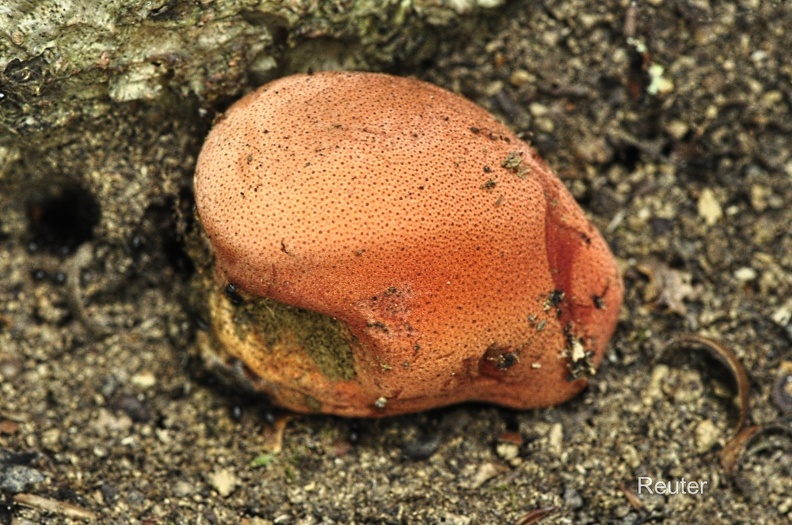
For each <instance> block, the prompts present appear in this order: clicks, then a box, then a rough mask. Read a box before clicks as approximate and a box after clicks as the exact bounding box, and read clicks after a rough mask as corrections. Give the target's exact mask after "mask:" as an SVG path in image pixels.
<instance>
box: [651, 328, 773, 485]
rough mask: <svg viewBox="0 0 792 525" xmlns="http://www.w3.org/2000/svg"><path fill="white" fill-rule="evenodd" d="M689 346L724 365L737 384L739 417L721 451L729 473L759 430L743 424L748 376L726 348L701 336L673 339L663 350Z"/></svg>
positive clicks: (748, 399) (745, 418)
mask: <svg viewBox="0 0 792 525" xmlns="http://www.w3.org/2000/svg"><path fill="white" fill-rule="evenodd" d="M684 344H690V345H694V346H700V347H703V348H705V349H706V350H708V351H709V353H710V355H712V356H713V357H714V358H715V359H717V360H718V362H719V363H721V364H722V365H724V366H725V367H726V368H728V369H729V371H731V373H732V375H733V376H734V380H735V381H736V383H737V399H738V404H739V410H740V415H739V418H738V420H737V425H736V427H735V428H734V433H733V434H732V437H731V438H729V440H728V441H727V442H726V444H725V445H724V447H723V450H722V451H721V465H723V468H724V469H725V470H726V472H730V471H731V470H732V469H733V468H734V465H735V463H736V461H737V457H738V456H739V454H740V453H741V452H742V451H743V450H744V449H745V444H746V443H747V442H748V440H749V439H750V438H751V437H752V436H753V435H754V434H756V432H757V431H758V430H759V429H760V427H758V426H753V427H748V428H745V429H744V427H745V422H746V421H747V419H748V412H749V411H750V393H751V390H750V385H749V384H748V375H747V374H746V373H745V367H743V364H742V363H741V362H740V360H739V359H738V358H737V356H736V355H735V354H734V352H732V351H731V349H729V348H728V347H726V346H724V345H723V344H721V343H719V342H717V341H714V340H712V339H710V338H708V337H704V336H701V335H696V334H691V335H683V336H679V337H677V338H675V339H673V340H672V341H671V342H670V343H669V344H668V345H667V346H666V347H665V349H664V350H663V352H666V351H668V349H670V348H671V347H673V346H677V345H684Z"/></svg>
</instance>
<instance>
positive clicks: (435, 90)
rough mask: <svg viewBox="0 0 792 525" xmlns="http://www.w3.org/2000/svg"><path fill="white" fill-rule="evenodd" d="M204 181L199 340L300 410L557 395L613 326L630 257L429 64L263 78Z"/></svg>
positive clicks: (216, 150)
mask: <svg viewBox="0 0 792 525" xmlns="http://www.w3.org/2000/svg"><path fill="white" fill-rule="evenodd" d="M195 198H196V204H197V211H198V217H199V220H200V223H201V226H202V228H203V230H202V231H203V234H202V237H203V239H205V240H206V241H207V242H206V243H205V244H208V246H209V247H208V248H207V250H208V251H207V253H208V254H209V256H208V257H206V258H205V261H204V263H203V264H200V263H199V282H200V283H201V284H200V285H198V286H197V289H199V290H201V292H200V296H201V298H202V299H201V300H202V304H203V306H201V308H202V312H203V313H204V315H205V316H206V318H207V319H208V325H209V326H208V329H207V330H206V331H204V332H201V333H200V334H199V346H200V348H201V351H202V354H203V355H204V356H205V357H207V358H209V359H210V360H211V361H212V362H214V363H220V364H222V365H224V367H225V368H226V369H228V370H230V371H236V372H238V373H237V374H236V375H237V376H240V377H244V378H245V381H246V383H247V384H249V385H251V386H253V388H255V389H256V390H258V391H262V392H266V393H267V394H269V395H270V396H271V397H272V399H273V401H274V402H275V403H276V404H278V405H280V406H283V407H287V408H289V409H292V410H295V411H298V412H322V413H332V414H339V415H343V416H372V417H376V416H385V415H394V414H400V413H406V412H414V411H419V410H425V409H430V408H433V407H438V406H442V405H448V404H451V403H457V402H462V401H485V402H492V403H496V404H499V405H504V406H508V407H513V408H519V409H526V408H534V407H542V406H548V405H552V404H556V403H560V402H563V401H565V400H567V399H569V398H571V397H573V396H574V395H576V394H577V393H579V392H580V391H581V390H583V388H585V385H586V377H587V376H588V374H590V373H593V371H594V370H595V367H596V366H597V365H598V364H599V362H600V361H601V359H602V356H603V352H604V350H605V347H606V345H607V343H608V341H609V339H610V337H611V335H612V334H613V331H614V329H615V326H616V320H617V317H618V312H619V308H620V306H621V302H622V294H623V287H622V281H621V277H620V274H619V271H618V267H617V265H616V262H615V260H614V258H613V255H612V254H611V252H610V250H609V248H608V246H607V244H606V243H605V241H604V240H603V239H602V237H601V236H600V234H599V233H598V232H597V230H596V229H595V227H594V226H593V225H592V224H591V223H590V222H589V220H588V219H587V218H586V216H585V215H584V213H583V211H582V210H581V209H580V207H579V206H578V205H577V203H576V202H575V201H574V199H573V197H572V196H571V195H570V193H569V192H568V191H567V190H566V188H565V187H564V186H563V184H562V183H561V181H560V180H559V179H558V178H557V177H556V175H555V174H554V173H553V172H552V171H551V170H550V168H548V167H547V165H546V164H545V163H544V162H543V161H542V160H541V159H540V158H539V156H538V155H537V153H536V152H535V151H534V150H533V149H532V148H531V147H530V146H529V145H528V144H526V143H525V142H523V141H522V140H520V139H519V138H518V137H517V136H516V135H515V134H514V133H513V132H512V131H510V130H509V129H508V128H507V127H505V126H504V125H502V124H500V123H499V122H498V121H497V120H495V118H494V117H493V116H491V115H490V114H489V113H487V112H486V111H485V110H483V109H481V108H480V107H478V106H476V105H475V104H473V103H472V102H470V101H468V100H466V99H464V98H462V97H460V96H458V95H455V94H453V93H450V92H448V91H445V90H443V89H441V88H439V87H436V86H434V85H431V84H427V83H425V82H421V81H418V80H415V79H410V78H399V77H393V76H389V75H382V74H373V73H353V72H325V73H316V74H312V75H294V76H289V77H285V78H282V79H279V80H276V81H274V82H271V83H269V84H266V85H265V86H263V87H261V88H259V89H258V90H257V91H255V92H253V93H251V94H249V95H247V96H246V97H244V98H243V99H241V100H240V101H238V102H237V103H235V104H234V105H233V106H232V107H231V108H230V109H229V110H228V111H227V112H226V113H225V114H224V115H223V116H222V117H221V118H219V119H218V121H217V122H216V124H215V126H214V128H213V129H212V131H211V132H210V134H209V136H208V138H207V139H206V142H205V144H204V146H203V149H202V151H201V154H200V157H199V159H198V165H197V169H196V173H195Z"/></svg>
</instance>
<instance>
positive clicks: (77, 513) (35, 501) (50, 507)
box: [14, 494, 96, 520]
mask: <svg viewBox="0 0 792 525" xmlns="http://www.w3.org/2000/svg"><path fill="white" fill-rule="evenodd" d="M14 503H16V504H17V505H22V506H24V507H30V508H32V509H37V510H40V511H43V512H51V513H53V514H58V515H60V516H64V517H67V518H72V519H76V520H95V519H96V513H95V512H92V511H90V510H88V509H86V508H83V507H79V506H77V505H72V504H71V503H64V502H62V501H57V500H54V499H49V498H43V497H41V496H37V495H35V494H17V495H16V496H14Z"/></svg>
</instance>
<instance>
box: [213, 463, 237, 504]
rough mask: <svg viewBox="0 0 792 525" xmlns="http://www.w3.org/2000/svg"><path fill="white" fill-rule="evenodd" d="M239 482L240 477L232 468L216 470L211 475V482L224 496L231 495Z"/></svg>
mask: <svg viewBox="0 0 792 525" xmlns="http://www.w3.org/2000/svg"><path fill="white" fill-rule="evenodd" d="M238 483H239V479H238V478H237V476H236V474H234V471H233V470H231V469H222V470H216V471H215V472H214V473H212V475H211V476H210V477H209V484H210V485H212V488H213V489H215V490H216V491H217V493H218V494H220V496H221V497H223V498H227V497H228V496H230V495H231V493H232V492H234V489H235V488H236V486H237V484H238Z"/></svg>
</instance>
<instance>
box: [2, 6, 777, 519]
mask: <svg viewBox="0 0 792 525" xmlns="http://www.w3.org/2000/svg"><path fill="white" fill-rule="evenodd" d="M210 3H211V2H205V3H204V4H210ZM424 3H427V2H424ZM170 4H173V6H177V7H184V5H186V4H188V2H171V3H170ZM170 4H169V5H170ZM336 4H337V6H338V9H343V5H342V3H341V2H336V3H334V5H336ZM416 4H418V3H416ZM173 6H172V7H173ZM173 9H175V10H176V12H177V14H178V13H179V12H180V11H179V10H178V9H176V8H173ZM174 16H175V15H174ZM254 21H255V22H261V20H259V19H255V20H254ZM251 23H253V22H251ZM262 23H263V22H262ZM254 25H255V24H254ZM317 27H318V26H317ZM790 27H792V3H790V2H784V1H768V2H758V1H756V0H740V1H735V2H714V1H707V0H677V1H672V0H647V1H645V2H638V3H637V4H636V5H634V6H633V7H631V4H630V2H627V1H613V2H595V1H584V0H572V1H560V0H558V1H545V2H531V1H513V2H507V3H505V5H502V6H500V7H496V8H492V9H488V10H483V11H479V12H477V13H474V14H469V15H463V16H460V17H459V18H458V19H457V18H455V19H453V23H446V24H435V25H431V24H430V25H428V26H427V29H426V32H425V33H421V36H420V40H421V42H420V43H416V42H412V41H411V42H408V43H406V44H404V46H403V48H404V49H409V50H412V51H411V53H410V57H411V59H410V60H401V59H400V60H395V61H388V60H387V59H383V57H382V56H379V55H376V54H372V53H369V54H367V55H365V56H364V58H365V60H368V61H370V63H369V66H370V67H371V68H372V69H378V70H384V71H388V72H391V73H394V74H400V75H414V76H417V77H419V78H422V79H425V80H428V81H431V82H434V83H436V84H439V85H441V86H444V87H446V88H449V89H451V90H453V91H456V92H458V93H461V94H463V95H464V96H466V97H468V98H470V99H472V100H474V101H475V102H477V103H479V104H480V105H482V106H484V107H486V108H487V109H489V110H490V111H492V112H493V113H495V114H496V115H498V116H499V117H500V118H502V119H503V120H504V121H505V122H506V123H507V124H508V125H509V126H511V127H512V128H514V129H516V130H518V131H519V132H520V133H521V134H522V135H523V136H524V137H525V138H527V139H528V140H530V141H531V143H532V144H533V145H534V146H535V147H536V148H537V149H538V150H539V152H540V153H541V154H542V155H543V156H544V157H545V158H546V159H547V160H548V162H549V163H550V164H551V165H552V166H553V167H554V168H555V169H556V170H557V171H558V173H559V175H560V176H561V177H562V178H563V179H564V181H565V183H566V184H567V186H568V187H569V188H570V190H571V191H572V192H573V194H574V195H575V197H576V198H577V199H578V200H579V202H581V204H582V206H583V207H584V208H585V209H586V211H587V213H588V214H589V216H590V217H591V218H592V220H593V221H594V222H595V223H596V224H597V225H598V226H599V227H600V228H601V230H602V231H603V234H604V235H605V237H606V239H607V240H608V242H609V243H610V245H611V247H612V249H613V251H614V253H615V254H616V256H617V257H618V259H619V261H620V264H621V266H622V269H623V273H624V279H625V284H626V289H627V295H626V301H625V305H624V307H623V310H622V312H621V317H620V323H619V327H618V329H617V332H616V335H615V337H614V339H613V342H612V344H611V350H610V352H609V353H608V355H607V357H606V359H605V361H604V363H603V365H602V367H601V369H600V371H599V373H598V374H597V375H596V376H595V377H594V378H593V380H592V381H591V384H590V387H589V389H588V390H587V391H586V392H585V393H583V394H582V395H581V396H579V397H578V398H576V399H575V400H573V401H572V402H570V403H567V404H565V405H563V406H559V407H553V408H547V409H542V410H535V411H529V412H515V411H509V410H504V409H500V408H497V407H493V406H486V405H477V404H471V405H464V406H456V407H450V408H446V409H441V410H435V411H432V412H428V413H421V414H415V415H410V416H403V417H396V418H390V419H383V420H345V419H340V418H334V417H322V416H312V417H306V416H293V415H290V414H288V413H285V412H282V411H279V410H277V409H276V408H273V407H271V406H269V404H268V403H267V401H266V399H263V398H260V397H254V396H251V395H250V394H247V393H244V392H240V391H237V390H234V389H232V388H230V387H228V386H226V384H225V383H223V382H222V381H220V380H218V379H217V378H216V377H215V376H214V375H212V374H210V373H207V372H206V371H205V369H204V368H203V367H202V365H201V362H200V360H199V359H198V355H197V351H196V349H195V344H194V340H195V333H196V330H200V329H201V326H200V321H199V320H197V319H196V316H195V315H194V312H195V311H194V309H193V308H192V307H191V306H190V305H189V303H188V297H189V283H190V278H191V273H192V270H193V265H192V263H191V261H190V259H189V257H188V256H187V255H186V252H185V250H184V244H183V240H184V234H185V231H186V230H187V229H189V228H190V226H191V224H192V221H191V216H192V207H193V201H192V194H191V176H192V170H193V168H194V165H195V159H196V155H197V153H198V151H199V149H200V145H201V141H202V139H203V137H204V136H205V134H206V132H207V130H208V128H209V126H210V125H211V122H212V119H213V118H214V116H215V114H216V113H217V112H218V111H221V110H222V109H224V108H225V107H227V106H228V104H229V103H230V102H231V101H232V100H233V98H235V97H236V96H238V95H239V93H240V92H242V91H245V90H248V89H252V88H253V87H254V84H255V82H256V79H257V78H260V77H257V76H256V75H245V74H241V73H240V71H239V68H242V67H243V66H244V65H245V63H244V61H243V62H242V63H241V64H242V65H240V63H232V64H230V65H229V69H228V71H227V72H228V75H229V78H230V77H231V76H233V79H234V80H235V81H239V82H242V84H241V85H240V84H238V83H237V84H233V83H232V82H230V81H229V82H228V84H226V83H225V80H228V79H225V78H222V68H218V67H217V64H214V66H213V67H215V69H214V70H212V74H213V75H215V77H213V78H214V80H215V83H214V84H212V86H211V89H209V88H207V90H208V91H211V93H212V96H211V97H209V96H207V97H206V99H202V98H201V94H200V93H206V92H208V91H201V92H200V93H198V92H195V93H192V94H191V95H189V96H190V97H192V100H191V101H189V103H186V104H185V105H184V106H180V107H179V108H178V110H168V111H164V110H163V106H162V105H161V104H165V102H163V101H159V102H156V101H154V102H152V101H146V100H137V101H129V100H113V99H112V97H111V98H110V99H108V100H105V101H104V102H103V104H104V105H102V106H101V108H98V109H97V110H96V111H93V112H92V109H91V108H90V107H88V108H85V107H81V108H80V112H79V113H80V115H81V116H79V117H75V116H74V115H75V114H76V113H75V114H72V113H69V117H68V118H66V119H64V120H62V121H60V120H58V119H57V118H54V117H53V118H52V119H51V120H48V121H47V125H53V126H55V125H57V126H65V127H67V128H68V127H70V126H72V127H74V128H73V129H72V133H71V135H70V137H71V138H69V140H56V139H53V138H52V136H53V135H52V134H46V133H45V134H43V135H38V134H37V133H39V131H40V130H35V129H32V128H31V129H26V130H24V131H21V132H20V135H19V137H20V138H19V141H18V142H14V140H16V139H13V138H12V140H10V141H9V140H6V141H5V142H2V143H0V163H2V169H1V170H0V246H2V250H0V524H5V523H14V524H31V523H82V522H85V521H88V520H92V521H93V522H95V523H108V524H111V523H112V524H116V523H117V524H122V523H146V524H154V523H157V524H171V523H173V524H187V523H190V524H214V523H222V524H225V523H229V524H230V523H243V524H250V525H263V524H274V523H278V524H314V523H315V524H320V523H322V524H330V523H393V524H399V523H435V524H468V523H470V524H478V523H482V524H496V523H497V524H499V523H513V524H528V523H538V522H539V521H540V520H542V521H541V523H548V524H564V523H568V524H587V523H590V524H594V523H620V524H639V523H669V524H674V523H708V524H709V523H713V524H730V523H752V524H782V523H788V522H789V521H790V520H792V419H790V417H791V415H792V407H790V405H792V402H791V398H792V392H790V390H792V388H790V385H792V381H787V380H786V379H785V378H787V377H789V376H790V374H792V351H790V343H792V321H791V319H792V235H790V233H789V225H790V224H792V65H790V64H792V61H790V57H789V52H790V51H789V50H790V49H792V31H790V30H789V28H790ZM353 33H354V34H358V33H359V32H358V33H355V32H353ZM14 36H15V37H18V38H21V37H19V36H18V35H16V34H14ZM23 36H24V35H23ZM231 38H232V39H233V37H231ZM240 38H241V37H240ZM245 38H250V33H249V32H248V33H245ZM345 38H347V39H353V38H354V37H353V36H349V35H347V36H346V37H345ZM412 38H418V37H412ZM224 42H225V41H224ZM317 42H319V43H317ZM345 42H346V40H335V41H331V40H330V39H329V37H327V36H322V37H321V38H317V37H316V33H315V32H313V33H312V32H310V31H305V32H303V33H300V34H297V35H294V36H292V37H290V38H289V39H287V40H285V41H284V42H283V43H281V46H283V47H284V48H289V49H292V52H290V53H288V59H286V58H284V60H283V61H282V62H281V64H280V65H281V66H282V68H283V69H279V70H278V73H279V74H282V73H287V72H289V71H297V70H301V69H307V68H308V67H312V68H324V67H332V66H343V65H349V64H350V63H351V64H353V65H354V66H355V67H362V66H361V65H360V62H354V61H350V60H351V59H350V58H349V55H345V54H344V53H343V52H342V51H343V49H344V46H345V45H346V43H345ZM390 42H391V43H392V45H394V46H398V45H399V43H398V42H397V41H396V40H393V39H391V40H390ZM394 42H395V43H394ZM306 43H308V44H306ZM320 43H321V44H322V45H320ZM290 46H293V47H290ZM323 46H324V47H323ZM322 49H329V50H330V51H329V52H327V53H326V54H323V52H322ZM294 50H296V51H294ZM416 50H417V51H416ZM284 53H286V51H284ZM234 56H236V55H234ZM239 56H244V53H242V54H241V55H239ZM284 56H285V55H284ZM355 56H358V55H355ZM361 56H363V55H361ZM237 58H238V57H237ZM240 60H241V59H240ZM361 60H363V59H361ZM15 64H16V65H15V68H16V69H15V72H16V73H18V70H19V66H20V64H19V63H15ZM259 66H261V64H260V63H259ZM64 67H65V66H64ZM268 71H269V70H268ZM29 72H31V74H33V73H35V64H33V65H31V66H30V69H29ZM5 74H8V71H7V70H6V71H5ZM166 76H167V75H166ZM3 78H4V81H5V82H12V81H13V82H17V84H13V86H19V85H21V84H20V83H19V79H20V78H22V79H23V80H24V78H23V77H19V76H18V75H17V76H16V77H14V78H11V79H10V80H9V78H7V77H3ZM31 78H33V80H35V79H36V78H38V77H35V75H34V76H33V77H31ZM33 80H32V81H33ZM171 81H173V78H172V77H169V82H171ZM13 82H12V83H13ZM232 84H233V85H232ZM9 86H11V84H9V85H6V86H5V88H3V89H0V93H3V96H1V97H0V112H3V111H11V112H13V115H12V117H13V119H12V120H14V119H15V120H14V121H17V122H21V121H22V120H25V119H24V118H23V117H25V114H24V111H26V109H25V108H27V110H29V111H44V109H41V108H44V107H45V106H46V105H42V106H37V105H35V104H33V105H27V106H26V105H24V104H15V100H16V99H15V98H14V96H12V95H13V93H12V92H11V91H9V90H8V89H7V88H8V87H9ZM13 86H12V87H13ZM164 86H165V87H162V89H164V90H166V91H167V90H168V89H170V87H168V86H170V84H165V85H164ZM4 89H5V91H4ZM42 89H44V91H46V86H44V87H43V88H42ZM19 93H22V92H21V91H19ZM196 93H198V94H196ZM223 93H225V94H226V97H223V96H221V95H222V94H223ZM28 95H30V93H27V95H25V96H28ZM88 95H89V94H86V100H87V99H88ZM20 96H22V95H20ZM91 96H92V95H91ZM179 96H180V95H179V93H172V94H171V98H170V99H169V98H168V97H164V99H163V100H166V101H167V100H170V101H172V100H174V98H173V97H176V98H178V97H179ZM20 100H21V99H20ZM12 103H13V104H15V105H13V106H12V105H11V104H12ZM65 105H66V106H67V107H68V108H70V109H69V110H70V111H73V110H74V108H76V107H78V106H79V105H78V104H75V103H74V100H71V99H70V100H69V101H68V103H65ZM50 107H51V106H46V108H50ZM31 108H32V109H31ZM19 112H22V113H19ZM48 115H49V114H48ZM28 117H29V118H28V119H27V122H36V114H31V115H28ZM10 121H11V120H4V121H3V122H10ZM14 136H16V135H14ZM691 333H695V334H702V335H705V336H708V337H710V338H712V339H715V340H718V341H720V342H722V343H723V344H724V345H725V346H727V347H729V348H730V349H731V350H732V351H733V352H734V354H735V355H736V357H737V358H738V359H739V360H740V362H741V363H742V364H743V365H744V366H745V368H746V369H747V372H748V378H749V385H750V387H751V393H750V402H751V408H750V412H749V415H748V424H749V425H751V426H754V425H755V426H759V427H760V430H759V431H758V432H757V433H756V434H755V435H754V437H753V439H751V440H749V441H748V443H747V445H746V446H745V448H744V449H743V450H741V451H740V453H739V455H738V458H737V461H736V464H735V465H734V467H733V468H732V469H727V468H724V466H723V465H722V461H721V460H722V455H721V450H722V449H723V447H724V445H725V444H726V443H727V441H728V440H729V438H730V437H731V435H732V433H733V431H734V428H735V425H736V422H737V419H738V414H737V412H738V411H737V407H736V402H735V397H736V391H735V389H734V388H733V385H732V384H731V383H732V381H731V377H730V374H729V371H728V367H724V366H723V365H722V364H721V363H720V362H718V360H717V359H712V358H711V356H710V355H709V354H708V353H707V352H702V351H700V350H699V349H694V348H693V347H692V346H688V345H680V346H676V347H674V349H673V350H672V351H670V352H667V353H665V354H662V352H661V351H662V349H663V348H664V347H665V345H666V344H667V342H668V341H669V340H671V339H672V338H674V337H675V336H679V335H683V334H691ZM645 477H649V478H652V479H653V480H654V481H665V482H680V481H682V480H683V479H684V480H685V482H686V483H688V485H687V489H688V490H687V492H688V493H687V494H646V493H645V491H643V492H644V493H642V494H639V478H645ZM690 482H696V483H703V482H706V486H705V487H704V490H703V493H697V494H692V493H690V492H692V491H691V490H689V489H691V485H690ZM699 487H700V485H699Z"/></svg>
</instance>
